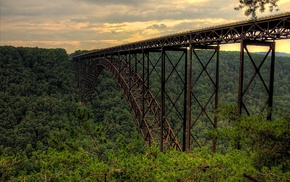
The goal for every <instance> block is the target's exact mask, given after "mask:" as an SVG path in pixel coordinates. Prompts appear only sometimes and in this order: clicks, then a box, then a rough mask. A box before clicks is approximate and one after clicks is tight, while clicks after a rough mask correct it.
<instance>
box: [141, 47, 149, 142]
mask: <svg viewBox="0 0 290 182" xmlns="http://www.w3.org/2000/svg"><path fill="white" fill-rule="evenodd" d="M142 64H143V67H142V82H143V84H142V123H144V122H145V92H146V90H145V55H144V49H142ZM150 145H151V143H150V137H149V146H150Z"/></svg>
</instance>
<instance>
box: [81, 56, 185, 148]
mask: <svg viewBox="0 0 290 182" xmlns="http://www.w3.org/2000/svg"><path fill="white" fill-rule="evenodd" d="M103 69H106V70H108V71H109V72H111V73H112V75H113V77H114V79H116V80H117V81H118V85H119V87H120V88H121V89H122V90H123V92H124V95H125V98H126V100H127V101H128V104H129V105H130V108H131V110H132V113H133V115H134V117H135V120H136V122H137V125H138V127H139V130H140V133H141V135H142V138H143V140H144V141H145V143H146V145H147V146H150V145H151V144H152V143H158V144H161V145H164V148H173V149H177V150H181V146H180V144H179V142H178V139H177V137H176V135H175V134H174V132H173V129H172V128H171V126H170V124H169V122H168V120H165V122H163V123H162V124H161V121H160V119H161V117H162V116H161V107H160V105H159V104H158V102H157V101H156V99H155V97H154V95H153V94H152V93H151V91H150V90H149V88H148V87H147V86H146V85H145V84H144V81H143V80H142V78H141V77H140V76H139V75H138V74H137V73H136V72H135V70H134V69H133V67H131V66H130V65H129V64H128V63H126V62H125V61H121V60H118V59H115V58H112V59H106V58H98V59H94V60H92V59H89V60H85V61H82V62H77V70H78V79H79V81H78V83H79V88H80V95H81V99H86V98H87V99H92V94H93V92H94V88H95V86H96V79H97V78H98V76H99V75H100V73H101V72H102V71H103ZM144 107H147V108H148V109H147V110H146V109H144ZM145 110H146V113H145ZM161 128H162V129H161ZM160 131H163V132H162V133H160Z"/></svg>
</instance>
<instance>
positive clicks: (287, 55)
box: [255, 52, 290, 57]
mask: <svg viewBox="0 0 290 182" xmlns="http://www.w3.org/2000/svg"><path fill="white" fill-rule="evenodd" d="M255 54H262V55H265V54H266V52H255ZM275 54H276V56H279V57H290V54H288V53H285V52H276V53H275Z"/></svg>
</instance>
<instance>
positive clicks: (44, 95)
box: [0, 46, 290, 182]
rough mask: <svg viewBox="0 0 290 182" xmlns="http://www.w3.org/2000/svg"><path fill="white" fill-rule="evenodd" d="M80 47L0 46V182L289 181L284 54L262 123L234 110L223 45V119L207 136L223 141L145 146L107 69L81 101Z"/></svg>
mask: <svg viewBox="0 0 290 182" xmlns="http://www.w3.org/2000/svg"><path fill="white" fill-rule="evenodd" d="M81 52H82V51H76V52H75V53H73V54H71V55H69V54H68V53H67V52H66V50H64V49H61V48H59V49H43V48H38V47H35V48H28V47H12V46H1V47H0V82H1V84H0V181H184V182H187V181H261V182H262V181H290V180H289V179H290V142H289V141H290V113H289V109H290V106H289V103H290V84H289V80H290V58H289V57H283V56H279V57H277V58H276V69H275V89H274V100H275V101H274V108H273V111H272V112H273V113H274V114H275V118H274V119H273V121H268V120H266V118H265V117H264V115H263V114H253V115H250V116H247V115H240V114H239V113H238V112H237V108H236V105H235V102H236V93H233V90H235V89H236V88H237V78H238V77H237V76H238V70H239V69H238V66H239V52H225V51H221V54H220V67H221V69H220V70H221V73H220V77H221V78H220V80H223V83H229V84H223V83H221V85H220V87H221V91H222V94H221V96H220V98H221V106H220V108H219V109H218V110H217V111H216V112H215V114H216V115H217V117H218V118H219V123H220V124H219V126H220V127H219V128H218V129H216V130H206V132H205V133H204V134H203V136H204V137H206V138H208V139H211V140H212V139H217V140H218V141H220V142H219V146H218V147H219V149H218V150H217V152H216V153H212V151H211V150H209V149H208V148H207V147H196V148H193V149H192V150H191V151H190V152H189V153H185V152H181V151H176V150H170V149H169V150H167V151H166V152H160V150H159V148H158V146H157V144H152V146H150V147H146V146H145V144H144V142H143V140H142V138H141V136H140V133H139V130H138V127H137V125H136V123H135V120H134V117H133V115H132V113H131V110H130V107H129V105H128V104H127V101H126V100H125V97H124V94H123V91H122V90H121V89H120V88H119V87H118V84H117V81H115V80H114V79H112V78H113V77H112V75H111V74H110V73H109V72H107V71H103V72H102V74H100V75H99V77H98V79H97V84H96V88H95V92H94V94H93V99H92V101H91V102H90V103H88V104H86V105H83V104H82V103H80V96H79V90H78V86H77V85H78V84H77V78H76V69H75V65H74V64H73V62H72V61H71V57H72V56H73V55H77V54H80V53H81ZM201 55H206V52H201ZM255 56H256V57H259V56H261V55H259V54H255ZM225 70H227V71H225ZM153 81H154V80H153ZM152 85H154V83H152ZM225 85H226V86H225ZM175 90H176V89H175V88H172V91H171V92H172V94H174V92H175ZM197 90H200V91H201V92H207V90H206V89H205V88H204V86H202V85H201V86H200V88H197ZM235 92H236V91H235ZM255 93H256V92H255ZM254 97H257V98H259V97H260V93H258V92H257V95H255V96H254ZM250 104H252V106H253V107H255V103H250ZM237 145H238V146H239V147H237Z"/></svg>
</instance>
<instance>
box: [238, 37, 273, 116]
mask: <svg viewBox="0 0 290 182" xmlns="http://www.w3.org/2000/svg"><path fill="white" fill-rule="evenodd" d="M249 46H264V47H268V48H269V49H268V51H267V52H266V54H265V55H264V57H263V59H262V60H257V59H255V58H254V57H253V56H252V55H251V53H250V51H249V48H248V47H249ZM245 53H246V55H247V57H245ZM246 58H248V59H247V60H246ZM246 61H248V62H250V65H248V67H247V77H246V76H245V75H246V73H245V72H246V71H245V64H246V63H247V62H246ZM263 66H264V67H267V68H266V69H262V67H263ZM251 68H252V72H249V70H250V69H251ZM267 69H268V70H267ZM265 70H266V72H265ZM274 70H275V42H273V41H272V42H266V41H253V40H243V41H242V42H241V51H240V76H239V91H238V108H239V113H240V114H242V112H245V113H246V114H247V115H250V114H254V113H251V112H250V109H249V107H250V106H251V105H255V107H257V106H259V105H258V102H260V103H264V104H263V105H260V110H259V111H258V112H263V111H264V110H265V109H270V110H267V111H269V112H267V113H266V114H267V119H269V120H271V117H272V114H271V108H272V106H273V89H274ZM254 88H258V89H256V90H255V89H254ZM263 90H264V96H265V97H264V98H263V96H258V97H259V98H256V97H257V96H255V93H257V92H261V91H263ZM255 91H256V92H255ZM249 92H251V93H249ZM261 99H264V101H258V102H256V103H255V102H253V101H257V100H261ZM253 110H254V109H253V108H252V109H251V111H253Z"/></svg>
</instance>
